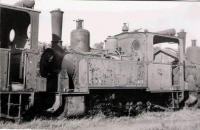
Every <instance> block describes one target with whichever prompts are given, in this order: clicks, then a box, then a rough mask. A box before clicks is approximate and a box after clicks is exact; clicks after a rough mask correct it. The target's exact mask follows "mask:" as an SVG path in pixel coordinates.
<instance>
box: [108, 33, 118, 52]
mask: <svg viewBox="0 0 200 130" xmlns="http://www.w3.org/2000/svg"><path fill="white" fill-rule="evenodd" d="M116 48H117V38H116V37H114V36H109V37H108V38H106V44H105V49H106V50H108V53H115V50H116Z"/></svg>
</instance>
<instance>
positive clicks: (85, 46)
mask: <svg viewBox="0 0 200 130" xmlns="http://www.w3.org/2000/svg"><path fill="white" fill-rule="evenodd" d="M82 23H83V20H76V29H75V30H73V31H72V32H71V42H70V47H71V49H74V50H78V51H84V52H89V51H90V32H89V31H88V30H86V29H83V27H82Z"/></svg>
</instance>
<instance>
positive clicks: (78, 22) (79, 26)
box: [76, 19, 83, 29]
mask: <svg viewBox="0 0 200 130" xmlns="http://www.w3.org/2000/svg"><path fill="white" fill-rule="evenodd" d="M82 28H83V20H82V19H78V20H76V29H82Z"/></svg>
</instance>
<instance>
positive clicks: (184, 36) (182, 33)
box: [177, 29, 186, 54]
mask: <svg viewBox="0 0 200 130" xmlns="http://www.w3.org/2000/svg"><path fill="white" fill-rule="evenodd" d="M177 35H178V38H181V39H183V50H184V52H183V53H184V54H185V44H186V32H185V31H184V29H181V31H180V32H178V33H177Z"/></svg>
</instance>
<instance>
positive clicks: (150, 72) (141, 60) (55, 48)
mask: <svg viewBox="0 0 200 130" xmlns="http://www.w3.org/2000/svg"><path fill="white" fill-rule="evenodd" d="M31 4H33V3H31ZM22 5H23V3H22ZM27 7H29V6H25V7H24V6H23V7H17V6H10V5H4V4H0V10H1V24H0V43H1V44H0V55H1V57H0V58H1V62H0V64H1V66H0V70H1V72H0V77H1V78H0V95H1V97H0V100H1V107H0V109H1V112H0V113H1V114H0V117H1V118H9V119H15V120H21V119H22V118H25V117H27V116H30V115H32V114H36V113H43V112H45V113H53V114H55V115H61V116H64V117H65V116H66V117H71V116H82V115H85V114H87V113H91V112H92V113H93V112H96V111H98V110H99V108H101V110H103V111H105V112H115V113H129V114H130V113H137V112H141V111H143V110H176V109H180V108H182V107H184V106H185V105H187V106H189V105H194V104H196V103H197V104H198V103H199V100H200V99H199V93H200V92H199V85H200V70H199V68H200V67H199V62H200V61H199V59H198V53H200V51H199V50H200V49H199V47H197V46H196V43H195V41H192V45H193V46H191V47H189V48H187V50H186V52H185V44H186V42H185V40H186V32H184V30H181V31H180V32H178V33H177V35H176V31H175V29H168V30H164V31H160V32H149V31H148V30H145V31H144V32H141V31H139V30H134V31H129V28H128V26H127V24H126V23H125V24H124V26H123V27H122V32H121V33H119V34H117V35H114V36H109V37H108V38H106V41H105V49H104V50H92V49H91V48H90V32H89V31H88V30H86V29H84V28H83V20H80V19H78V20H76V29H75V30H73V31H72V32H71V43H70V48H69V49H68V50H67V51H65V50H63V48H62V19H63V14H64V12H63V11H61V10H60V9H56V10H53V11H51V21H52V41H51V48H47V49H45V50H44V52H43V53H42V56H41V58H40V55H39V52H38V27H39V26H38V25H39V13H40V11H37V10H34V9H32V8H33V7H32V6H31V7H30V8H27ZM164 44H167V45H175V46H177V50H175V49H172V48H169V47H167V46H165V47H164V48H161V47H159V46H157V45H164ZM185 55H186V57H185ZM38 73H39V74H38Z"/></svg>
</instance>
